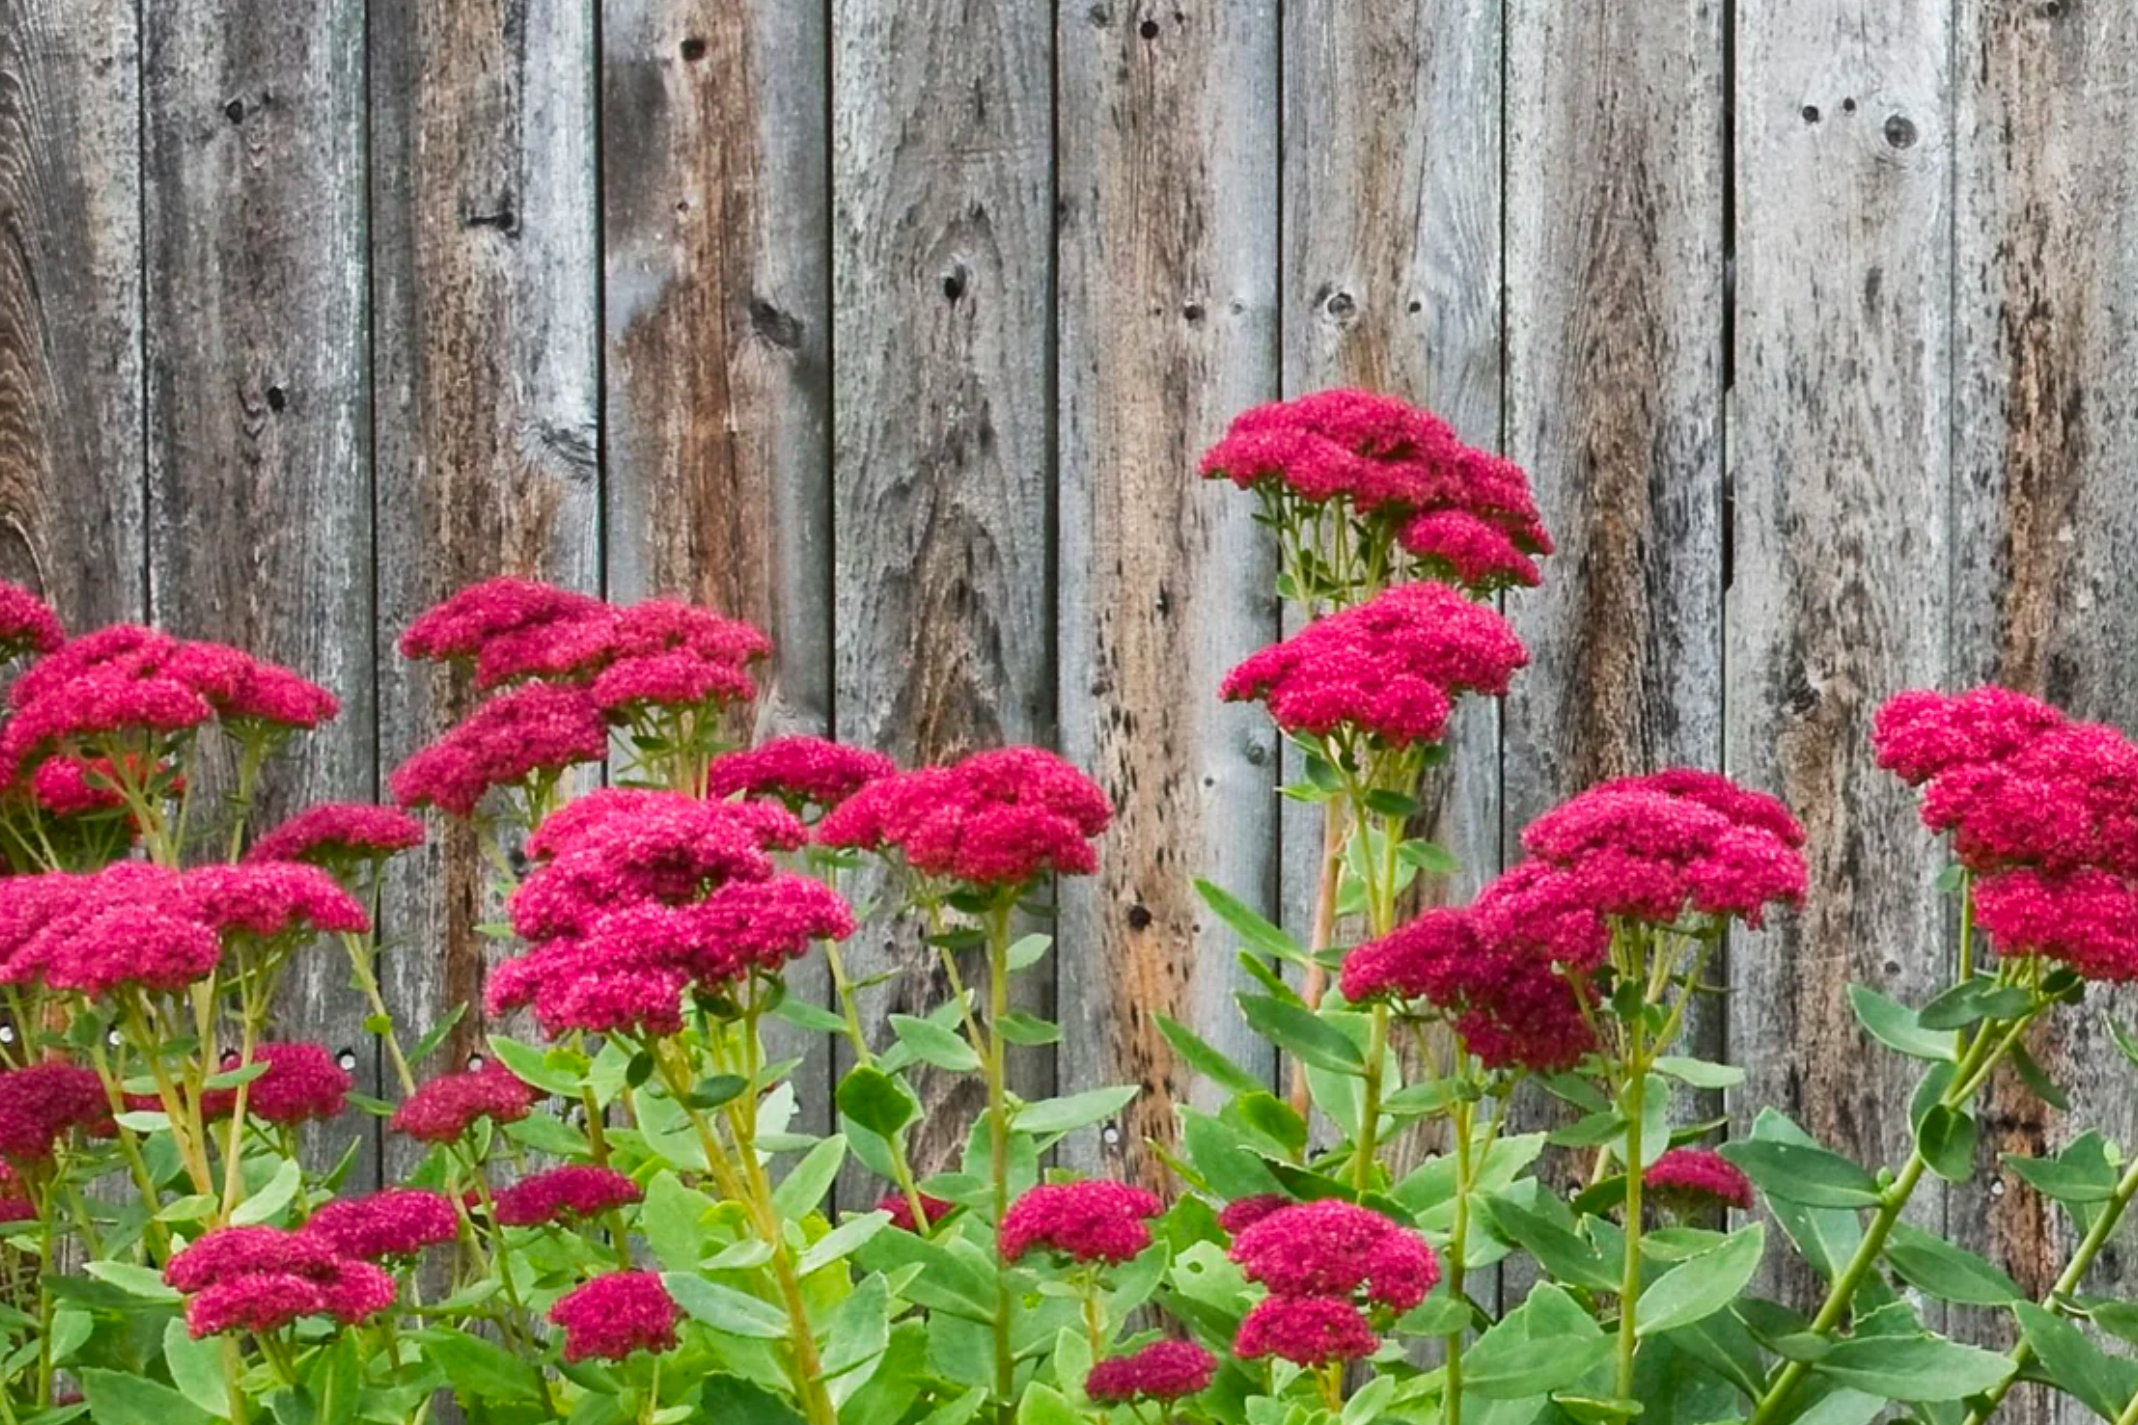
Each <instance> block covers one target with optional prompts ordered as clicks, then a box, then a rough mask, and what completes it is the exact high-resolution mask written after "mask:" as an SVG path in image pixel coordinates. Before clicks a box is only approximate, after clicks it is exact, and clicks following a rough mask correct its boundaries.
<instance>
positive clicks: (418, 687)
mask: <svg viewBox="0 0 2138 1425" xmlns="http://www.w3.org/2000/svg"><path fill="white" fill-rule="evenodd" d="M593 34H594V25H593V12H592V9H591V6H590V5H589V3H587V0H528V3H519V0H456V3H455V4H453V5H450V6H440V5H433V4H429V3H426V0H373V6H372V42H373V66H372V73H373V81H374V83H373V100H372V103H373V153H374V173H373V176H374V185H373V205H374V223H373V226H374V241H373V245H372V264H373V286H374V290H375V292H376V302H377V310H378V329H377V341H376V352H375V360H376V373H377V376H376V380H377V387H378V399H377V403H376V405H377V429H378V476H377V499H378V522H379V547H378V572H377V580H378V601H379V639H378V677H379V680H380V687H381V693H382V697H381V712H380V758H381V763H382V767H381V770H382V772H383V771H385V770H388V769H390V768H392V767H393V766H394V765H396V764H397V763H399V762H400V761H401V759H403V758H405V757H406V756H407V755H408V754H409V753H410V752H412V751H414V750H415V749H416V748H417V747H419V746H421V745H422V744H423V743H424V742H426V741H428V740H429V739H431V738H432V737H434V736H436V735H437V734H438V733H439V732H440V731H441V730H443V729H444V728H445V727H446V726H447V725H448V724H449V723H451V722H452V721H453V720H454V719H456V718H457V717H459V716H461V715H463V714H464V713H466V712H467V711H468V709H469V708H470V706H472V703H473V690H472V688H471V687H470V686H469V685H468V680H467V679H466V678H464V677H463V676H461V675H458V674H454V673H449V672H447V671H446V670H444V669H441V668H435V667H432V666H429V665H421V664H410V663H407V662H404V661H402V660H401V659H400V657H399V656H398V654H397V653H396V652H395V651H394V641H395V640H397V639H398V638H399V637H400V635H401V632H402V631H403V630H404V629H406V628H407V627H408V624H409V623H410V621H411V620H413V619H414V618H415V616H416V615H417V614H418V613H420V612H421V611H422V610H423V609H424V608H425V607H427V606H428V605H430V604H431V603H432V602H434V601H436V600H437V599H440V598H442V597H444V596H445V595H446V594H448V593H450V592H452V591H453V590H454V589H456V588H459V587H461V586H462V585H464V584H469V583H472V582H474V581H476V580H478V579H482V578H487V577H489V576H491V575H493V574H498V573H504V572H510V573H516V574H524V575H531V576H535V577H541V578H548V579H552V580H555V581H558V582H560V583H564V584H568V585H572V586H574V587H578V588H585V589H595V588H597V587H599V577H600V544H599V532H598V531H599V521H600V499H599V496H600V491H599V485H600V480H599V473H598V461H597V436H596V423H597V420H598V413H599V406H600V389H599V381H598V376H597V371H598V359H599V352H598V344H599V332H598V312H599V286H598V284H599V281H600V265H599V258H598V256H597V244H596V231H597V222H596V212H595V203H596V194H595V168H594V135H595V97H594V68H593ZM432 825H433V838H432V841H431V842H430V843H429V844H428V845H426V846H425V847H424V848H423V849H422V850H421V851H418V852H415V853H411V854H410V855H408V856H405V857H402V858H401V859H400V862H399V864H398V866H397V870H396V873H395V877H394V880H393V883H392V885H391V887H390V898H389V902H388V909H387V916H388V927H389V931H390V933H391V935H392V937H393V939H394V941H395V948H394V949H393V950H391V951H389V953H388V956H387V964H386V970H387V975H386V980H387V985H386V993H387V996H388V1000H389V1003H390V1004H391V1005H392V1006H393V1008H394V1012H395V1015H396V1017H397V1018H398V1020H399V1021H400V1023H401V1025H402V1027H403V1030H404V1032H405V1033H410V1034H413V1033H419V1032H421V1031H422V1030H423V1029H424V1028H427V1027H428V1026H429V1025H430V1024H431V1023H433V1022H434V1021H435V1020H437V1019H438V1018H439V1017H441V1016H442V1015H444V1014H446V1013H448V1012H450V1010H451V1009H452V1007H453V1006H455V1005H457V1004H463V1003H465V1004H468V1005H470V1006H471V1008H472V1009H473V1011H474V1012H472V1013H471V1014H470V1016H469V1018H468V1019H466V1020H464V1021H463V1022H462V1025H461V1027H460V1029H459V1030H458V1031H457V1032H456V1034H455V1035H454V1037H453V1039H452V1040H451V1041H450V1049H449V1051H448V1053H447V1057H448V1059H449V1060H450V1061H451V1062H453V1063H454V1064H456V1065H457V1064H458V1063H460V1062H463V1061H464V1059H465V1056H466V1055H468V1054H469V1053H471V1052H474V1051H475V1050H476V1049H477V1047H478V1046H479V1045H480V1043H481V1038H480V1034H481V1015H480V1012H479V1005H480V996H481V982H482V973H483V969H484V961H485V953H484V945H483V942H482V941H481V940H480V939H479V938H478V936H477V933H476V929H475V927H476V926H477V925H478V924H480V923H481V922H482V921H484V920H485V919H488V918H490V916H491V915H492V914H493V913H494V911H495V907H494V906H492V905H489V904H487V902H486V888H487V886H488V884H489V882H490V881H491V879H492V877H491V873H490V872H489V870H488V869H487V867H486V866H485V864H484V861H483V857H482V855H481V852H480V848H479V847H478V845H477V843H476V840H475V835H474V833H473V832H472V831H471V830H470V829H468V828H467V827H465V826H463V825H459V824H453V823H447V822H446V821H445V820H444V819H443V818H438V817H433V818H432Z"/></svg>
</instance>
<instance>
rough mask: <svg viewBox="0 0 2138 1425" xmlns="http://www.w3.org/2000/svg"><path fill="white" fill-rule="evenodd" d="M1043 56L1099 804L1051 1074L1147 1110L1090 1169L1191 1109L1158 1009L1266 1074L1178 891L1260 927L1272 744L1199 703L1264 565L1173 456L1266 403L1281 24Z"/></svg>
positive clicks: (1114, 33)
mask: <svg viewBox="0 0 2138 1425" xmlns="http://www.w3.org/2000/svg"><path fill="white" fill-rule="evenodd" d="M1056 42H1057V44H1058V45H1059V47H1060V56H1061V77H1060V85H1059V91H1060V96H1061V97H1060V111H1059V124H1060V129H1061V155H1062V170H1061V184H1060V203H1059V213H1060V219H1059V220H1060V224H1061V240H1060V263H1061V268H1060V293H1061V297H1060V307H1061V336H1060V358H1059V359H1060V378H1061V395H1060V401H1061V416H1060V441H1059V449H1060V460H1061V522H1060V523H1061V553H1060V573H1061V619H1060V630H1061V632H1060V641H1061V661H1062V674H1061V717H1062V733H1063V744H1064V746H1065V748H1066V749H1067V750H1068V752H1069V755H1070V756H1071V757H1072V758H1073V759H1074V760H1075V761H1076V762H1077V763H1078V764H1079V765H1080V766H1083V767H1084V768H1086V769H1087V770H1088V771H1090V772H1091V773H1092V775H1093V776H1095V777H1097V778H1098V780H1099V782H1100V783H1101V784H1102V785H1103V786H1104V787H1105V788H1106V789H1107V792H1108V793H1109V794H1110V795H1111V796H1112V797H1113V800H1114V803H1115V805H1116V807H1117V808H1118V809H1119V810H1118V814H1117V816H1116V820H1115V823H1114V828H1113V830H1112V832H1111V833H1110V834H1109V835H1108V837H1107V839H1106V843H1105V846H1104V849H1103V853H1102V856H1101V865H1100V870H1099V874H1098V875H1097V876H1096V877H1094V878H1092V879H1091V880H1090V881H1087V882H1079V883H1077V884H1075V885H1073V886H1070V887H1067V888H1065V894H1064V904H1063V914H1062V937H1063V940H1064V942H1065V943H1066V945H1067V946H1068V947H1069V949H1068V951H1067V953H1065V954H1064V955H1063V956H1062V957H1061V959H1060V967H1061V1000H1062V1021H1063V1029H1064V1038H1063V1042H1062V1053H1061V1073H1062V1078H1063V1082H1064V1087H1065V1088H1068V1089H1083V1088H1089V1087H1091V1086H1093V1085H1096V1084H1108V1083H1137V1084H1141V1085H1142V1086H1143V1087H1144V1088H1145V1089H1146V1090H1147V1091H1148V1093H1147V1096H1146V1097H1145V1098H1143V1099H1141V1100H1139V1101H1138V1102H1137V1103H1136V1104H1135V1105H1134V1106H1133V1107H1132V1108H1131V1110H1130V1111H1129V1113H1128V1114H1127V1115H1126V1117H1125V1120H1124V1121H1123V1122H1122V1123H1121V1124H1120V1125H1118V1126H1117V1127H1113V1126H1110V1127H1109V1129H1108V1130H1107V1131H1106V1132H1105V1133H1103V1134H1102V1135H1100V1136H1101V1138H1102V1142H1103V1151H1102V1152H1092V1151H1088V1146H1089V1145H1086V1144H1081V1143H1080V1144H1077V1145H1074V1146H1073V1153H1074V1155H1075V1156H1078V1157H1079V1159H1080V1161H1082V1162H1083V1163H1085V1165H1087V1166H1089V1165H1091V1164H1093V1163H1094V1162H1095V1161H1097V1160H1101V1159H1103V1161H1104V1162H1105V1163H1106V1165H1107V1166H1108V1167H1110V1168H1111V1169H1113V1170H1115V1171H1124V1170H1127V1171H1140V1170H1142V1169H1143V1168H1145V1167H1146V1166H1147V1163H1146V1161H1145V1155H1144V1154H1143V1153H1142V1151H1141V1144H1142V1142H1143V1140H1144V1139H1145V1138H1147V1137H1148V1138H1152V1139H1158V1140H1161V1141H1171V1140H1172V1139H1173V1138H1174V1136H1175V1131H1176V1130H1175V1124H1174V1121H1173V1107H1172V1105H1173V1102H1174V1100H1175V1099H1176V1098H1183V1099H1184V1098H1185V1097H1186V1096H1187V1089H1188V1083H1187V1081H1186V1080H1187V1076H1186V1075H1185V1074H1184V1073H1183V1072H1182V1070H1181V1066H1180V1065H1179V1064H1178V1063H1177V1062H1176V1060H1175V1058H1174V1056H1173V1054H1172V1052H1171V1050H1170V1048H1169V1047H1168V1046H1167V1044H1166V1042H1165V1040H1164V1039H1163V1038H1162V1037H1160V1035H1159V1032H1158V1027H1157V1024H1156V1021H1155V1020H1154V1018H1153V1016H1154V1015H1156V1014H1167V1015H1171V1016H1173V1017H1175V1018H1177V1019H1180V1020H1182V1021H1184V1022H1186V1023H1188V1024H1190V1025H1192V1026H1193V1027H1195V1028H1196V1029H1198V1030H1199V1031H1200V1032H1202V1033H1203V1034H1204V1035H1205V1037H1207V1038H1209V1039H1210V1040H1211V1041H1212V1042H1213V1043H1215V1044H1217V1045H1218V1046H1219V1047H1220V1048H1222V1049H1224V1050H1226V1051H1227V1052H1229V1053H1231V1054H1233V1055H1234V1056H1235V1057H1236V1058H1237V1059H1238V1060H1239V1061H1240V1062H1242V1063H1243V1064H1246V1065H1248V1066H1250V1068H1251V1069H1252V1070H1253V1071H1254V1072H1257V1073H1263V1072H1267V1071H1269V1069H1270V1058H1269V1053H1268V1046H1267V1045H1264V1044H1260V1043H1257V1042H1254V1041H1253V1040H1252V1039H1251V1037H1250V1036H1249V1035H1248V1034H1247V1033H1246V1032H1245V1029H1244V1027H1243V1026H1242V1025H1241V1023H1240V1020H1239V1016H1238V1011H1237V1010H1236V1009H1235V1008H1234V1007H1233V1004H1232V998H1231V991H1232V988H1233V986H1234V984H1235V981H1236V978H1237V977H1238V974H1239V972H1238V971H1236V970H1235V969H1234V967H1233V965H1232V963H1231V959H1232V948H1233V947H1232V937H1231V935H1230V933H1229V932H1227V931H1225V930H1223V928H1222V927H1220V926H1219V925H1218V924H1217V923H1216V922H1215V921H1213V920H1212V919H1211V918H1210V917H1209V916H1208V914H1207V913H1206V912H1205V911H1204V910H1203V908H1202V905H1201V902H1200V901H1199V900H1198V899H1197V897H1196V895H1195V892H1194V889H1193V887H1192V886H1191V885H1190V880H1191V878H1192V877H1194V876H1197V875H1203V876H1208V877H1210V878H1211V879H1212V880H1213V881H1215V882H1217V883H1218V884H1219V885H1221V886H1224V887H1226V888H1227V889H1228V890H1231V891H1232V892H1233V893H1234V894H1236V895H1239V896H1240V897H1242V898H1243V899H1245V900H1246V901H1247V902H1248V903H1249V904H1252V905H1257V906H1259V907H1260V908H1261V909H1263V910H1264V911H1265V912H1266V913H1272V914H1274V913H1275V910H1276V907H1275V906H1274V904H1272V901H1273V899H1274V896H1275V894H1276V891H1277V861H1276V845H1275V842H1276V824H1277V817H1276V808H1275V804H1274V799H1273V797H1272V795H1271V789H1272V785H1273V778H1274V774H1275V771H1276V758H1277V738H1276V735H1275V731H1274V729H1272V728H1271V727H1270V725H1269V721H1268V719H1267V717H1266V716H1265V715H1264V714H1263V712H1262V710H1261V708H1260V707H1259V706H1255V705H1252V704H1242V705H1238V706H1231V707H1227V706H1224V705H1221V704H1220V703H1219V702H1218V700H1217V686H1218V682H1219V680H1220V679H1221V678H1222V677H1223V676H1224V673H1225V671H1226V670H1227V669H1228V668H1230V667H1231V666H1232V665H1233V664H1234V663H1236V662H1238V661H1239V660H1240V659H1241V658H1243V657H1245V656H1246V655H1247V654H1248V653H1250V652H1252V651H1253V650H1254V649H1255V648H1257V647H1259V646H1260V645H1262V644H1264V643H1266V642H1268V641H1269V639H1270V637H1271V636H1272V635H1273V634H1274V633H1275V632H1276V609H1275V604H1274V596H1273V594H1272V592H1271V580H1272V579H1273V577H1274V551H1273V550H1272V549H1271V547H1270V545H1269V542H1268V539H1267V532H1266V531H1265V530H1263V529H1262V528H1261V527H1260V526H1259V525H1256V524H1254V523H1253V522H1252V520H1251V518H1250V515H1251V513H1252V509H1253V504H1252V502H1251V501H1250V500H1248V499H1247V497H1245V496H1243V495H1241V494H1240V493H1239V492H1237V491H1235V490H1232V489H1231V488H1230V487H1226V486H1220V485H1215V484H1206V483H1205V482H1203V481H1201V480H1199V479H1198V478H1197V476H1196V461H1197V460H1198V458H1199V457H1200V455H1201V452H1202V450H1203V448H1204V447H1205V446H1206V445H1207V444H1208V443H1209V442H1210V441H1211V440H1212V439H1214V438H1215V437H1216V436H1217V435H1218V434H1219V433H1220V432H1221V431H1222V430H1223V429H1224V425H1225V422H1226V421H1227V420H1229V419H1230V418H1231V416H1232V415H1233V414H1234V413H1235V412H1237V411H1239V410H1240V409H1242V408H1243V407H1246V406H1249V405H1252V404H1255V403H1256V402H1258V401H1263V400H1267V399H1269V398H1270V397H1271V396H1273V395H1274V394H1275V387H1276V383H1277V376H1278V371H1277V362H1278V351H1277V340H1276V338H1277V328H1276V325H1275V323H1276V320H1277V306H1276V295H1277V294H1276V283H1277V278H1278V253H1277V215H1278V189H1279V175H1278V167H1277V164H1278V155H1277V123H1276V116H1277V105H1278V88H1277V84H1278V73H1277V55H1278V43H1279V37H1278V31H1277V13H1276V10H1275V8H1274V7H1273V6H1270V5H1267V4H1219V3H1213V0H1181V3H1178V4H1171V5H1164V6H1160V5H1151V4H1143V3H1130V2H1129V0H1118V3H1110V4H1097V5H1084V4H1065V5H1063V6H1061V8H1060V12H1059V18H1058V21H1057V41H1056ZM1205 1091H1206V1092H1207V1089H1206V1090H1205Z"/></svg>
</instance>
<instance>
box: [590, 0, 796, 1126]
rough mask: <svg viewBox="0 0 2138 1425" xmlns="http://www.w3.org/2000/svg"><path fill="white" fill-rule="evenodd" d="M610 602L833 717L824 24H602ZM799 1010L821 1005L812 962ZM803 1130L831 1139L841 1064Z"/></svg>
mask: <svg viewBox="0 0 2138 1425" xmlns="http://www.w3.org/2000/svg"><path fill="white" fill-rule="evenodd" d="M601 38H602V52H601V65H602V135H603V145H604V149H603V154H602V190H603V192H602V207H603V223H602V236H603V249H604V250H603V263H604V271H605V279H604V296H605V304H606V312H605V325H606V337H605V346H606V351H607V353H608V357H607V362H606V368H605V370H606V379H605V387H606V389H605V392H604V410H605V413H606V427H607V456H608V461H607V484H606V500H607V505H606V512H605V517H604V526H605V529H606V533H607V545H608V587H609V593H610V596H611V597H612V598H616V599H619V600H622V599H631V598H638V597H643V596H645V595H647V594H652V593H682V594H685V595H687V596H688V597H690V598H693V599H695V600H697V601H700V602H703V603H707V604H711V605H713V606H714V607H716V608H719V609H720V610H722V611H723V612H725V613H728V614H732V615H735V616H737V617H741V618H746V619H748V620H750V621H751V622H752V623H754V624H756V625H758V626H759V627H760V628H763V629H765V630H766V631H767V632H769V633H770V634H771V635H772V637H773V641H774V643H775V645H776V646H777V650H778V651H777V654H776V657H775V659H774V661H773V663H772V664H771V665H769V667H768V672H767V675H766V676H765V677H764V678H763V679H761V681H762V683H763V685H764V698H763V701H762V702H761V704H760V711H759V717H758V727H759V728H760V729H761V730H762V731H763V732H765V733H766V734H768V735H769V734H778V733H783V732H794V731H805V732H815V733H822V732H825V731H828V730H829V724H830V715H831V646H832V640H831V600H830V594H831V577H830V575H831V571H830V547H831V497H830V467H829V453H830V452H829V444H828V442H829V437H830V419H829V416H830V410H829V404H830V398H831V390H830V382H831V371H830V354H831V353H830V337H831V332H830V306H831V291H830V260H829V257H830V254H829V251H828V240H829V207H828V196H829V195H828V189H827V183H826V177H827V175H826V168H825V157H826V150H825V142H824V139H825V135H824V122H825V105H824V74H825V30H824V16H823V13H822V10H821V7H817V6H795V5H789V4H783V3H778V0H762V3H756V4H753V5H749V6H745V7H743V13H742V14H741V15H740V16H738V14H737V12H736V9H735V7H734V6H733V5H732V4H730V3H724V0H611V3H610V4H608V5H607V6H606V8H605V10H604V12H603V16H602V31H601ZM787 980H788V986H789V992H790V993H792V994H796V995H800V996H804V997H806V998H808V999H809V1000H811V1001H812V1002H817V1003H822V1002H825V1000H826V998H827V996H828V995H829V994H830V981H829V977H828V975H827V974H826V972H825V969H824V965H823V962H822V961H821V960H820V959H817V958H815V957H811V958H809V959H806V960H803V961H801V962H799V963H797V964H796V965H794V966H793V967H791V968H790V969H789V971H788V973H787ZM775 1053H776V1054H777V1055H778V1056H781V1057H784V1056H786V1055H788V1054H803V1055H805V1056H806V1062H805V1063H804V1065H803V1066H802V1068H801V1069H799V1070H798V1071H797V1072H796V1075H795V1091H796V1094H797V1097H798V1099H799V1102H800V1103H801V1105H802V1108H803V1116H802V1118H801V1119H800V1120H799V1122H798V1126H800V1127H803V1128H806V1129H807V1130H809V1131H815V1132H821V1131H824V1129H825V1128H826V1127H827V1126H828V1124H829V1121H830V1105H831V1084H830V1074H831V1045H830V1042H829V1041H828V1040H827V1039H825V1038H824V1036H822V1035H821V1034H813V1033H812V1034H800V1033H796V1034H792V1035H789V1036H787V1037H786V1039H785V1040H784V1042H783V1043H782V1044H781V1045H780V1046H779V1047H778V1048H777V1049H776V1050H775Z"/></svg>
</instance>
